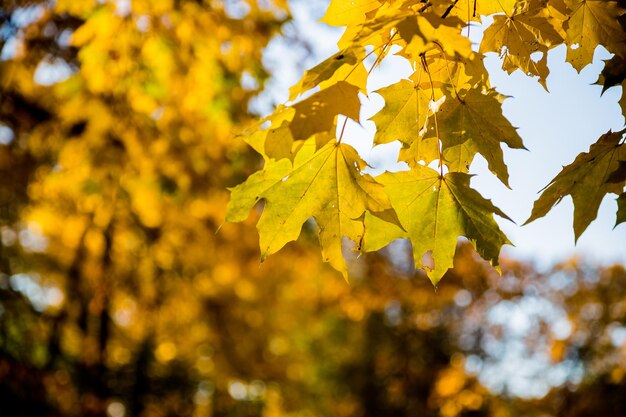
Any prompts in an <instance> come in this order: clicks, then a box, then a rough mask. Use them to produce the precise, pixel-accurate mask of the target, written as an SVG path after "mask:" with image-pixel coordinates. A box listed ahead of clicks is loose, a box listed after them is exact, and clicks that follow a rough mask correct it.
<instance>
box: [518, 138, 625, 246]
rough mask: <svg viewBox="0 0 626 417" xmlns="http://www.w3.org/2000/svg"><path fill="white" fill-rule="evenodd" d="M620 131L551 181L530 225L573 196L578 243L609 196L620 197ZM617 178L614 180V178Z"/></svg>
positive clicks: (604, 140) (601, 141) (535, 206)
mask: <svg viewBox="0 0 626 417" xmlns="http://www.w3.org/2000/svg"><path fill="white" fill-rule="evenodd" d="M624 133H626V129H625V130H622V131H619V132H611V131H609V132H608V133H605V134H604V135H602V136H601V137H600V139H599V140H598V141H597V142H596V143H594V144H593V145H591V147H590V148H589V152H587V153H581V154H579V155H578V156H577V157H576V159H575V160H574V162H572V163H571V164H570V165H568V166H566V167H564V168H563V170H562V171H561V172H560V173H559V174H558V175H557V176H556V177H554V178H553V179H552V181H550V184H548V185H547V186H546V187H545V188H544V190H543V193H542V194H541V196H540V197H539V199H538V200H537V201H535V204H534V206H533V210H532V213H531V216H530V218H529V219H528V220H526V223H525V224H528V223H530V222H532V221H534V220H536V219H538V218H540V217H543V216H545V215H546V214H547V213H548V211H550V209H551V208H552V207H554V205H556V204H558V203H559V202H560V201H561V200H562V199H563V197H565V196H566V195H571V196H572V200H573V202H574V235H575V239H576V240H578V238H579V237H580V235H581V234H582V233H583V232H584V231H585V229H586V228H587V226H589V223H591V222H592V221H593V220H594V219H595V218H596V216H597V214H598V208H599V207H600V203H601V202H602V199H603V198H604V196H605V195H606V194H607V193H614V194H619V193H621V192H622V191H623V189H624V184H625V180H626V179H625V178H622V177H621V176H619V172H620V171H619V170H620V167H622V166H623V165H622V164H621V161H626V145H624V143H623V135H624ZM612 176H613V177H612Z"/></svg>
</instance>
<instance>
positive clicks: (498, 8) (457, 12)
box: [445, 0, 516, 21]
mask: <svg viewBox="0 0 626 417" xmlns="http://www.w3.org/2000/svg"><path fill="white" fill-rule="evenodd" d="M450 2H451V3H452V4H451V5H449V6H448V10H447V11H446V13H445V14H446V15H447V14H450V15H452V16H458V17H459V18H461V19H464V20H467V21H469V20H480V16H489V15H492V14H494V13H506V14H511V11H512V10H513V6H514V5H515V2H516V0H451V1H450Z"/></svg>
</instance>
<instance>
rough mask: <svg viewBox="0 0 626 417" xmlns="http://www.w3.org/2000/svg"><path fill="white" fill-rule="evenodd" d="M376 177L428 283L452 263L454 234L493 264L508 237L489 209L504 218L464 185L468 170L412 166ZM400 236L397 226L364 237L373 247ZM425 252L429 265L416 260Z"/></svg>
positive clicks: (501, 213) (466, 182) (502, 214)
mask: <svg viewBox="0 0 626 417" xmlns="http://www.w3.org/2000/svg"><path fill="white" fill-rule="evenodd" d="M377 180H378V181H379V182H380V183H382V184H383V185H384V186H385V191H386V192H387V194H388V195H389V200H390V201H391V205H392V206H393V208H394V209H395V211H396V213H397V215H398V219H399V220H400V223H401V225H402V226H403V228H404V229H405V230H406V231H407V235H408V237H409V238H410V240H411V244H412V245H413V258H414V262H415V266H416V267H417V268H424V269H426V270H428V276H429V278H430V280H431V281H432V282H433V284H434V285H436V284H437V283H438V282H439V280H440V279H441V277H442V276H443V275H444V274H445V273H446V271H447V270H448V269H449V268H451V267H452V265H453V258H454V252H455V248H456V243H457V239H458V237H459V236H464V237H466V238H468V239H470V240H471V241H472V242H473V243H474V244H475V246H476V248H477V250H478V253H480V255H481V256H482V257H483V258H484V259H486V260H489V261H491V262H492V264H493V265H497V264H498V255H499V253H500V248H501V247H502V245H504V244H507V243H510V242H509V240H508V239H507V238H506V236H505V235H504V234H503V233H502V231H501V230H500V228H499V227H498V225H497V224H496V222H495V221H494V219H493V214H497V215H499V216H501V217H503V218H505V219H509V218H508V217H507V216H506V215H505V214H504V213H503V212H502V211H501V210H500V209H498V208H497V207H495V206H494V205H493V204H492V203H491V202H490V201H489V200H485V199H484V198H483V197H482V196H481V195H480V194H479V193H478V192H477V191H475V190H473V189H472V188H470V186H469V182H470V175H468V174H464V173H458V172H456V173H449V174H447V175H445V176H444V177H443V178H442V177H441V176H440V173H439V172H437V171H435V170H433V169H431V168H428V167H424V166H421V165H417V166H415V167H414V168H413V169H412V170H410V171H402V172H397V173H385V174H383V175H381V176H379V177H377ZM372 220H374V219H372ZM509 220H510V219H509ZM374 222H376V220H374ZM368 230H369V229H368ZM368 234H369V232H368ZM401 236H402V235H401V234H400V236H398V232H397V229H391V230H390V232H389V233H388V234H387V235H385V234H383V235H382V236H376V237H374V238H371V237H370V236H366V238H365V240H366V242H368V245H369V247H372V248H373V247H382V246H384V244H386V243H389V242H384V239H385V238H395V237H401ZM427 253H430V254H431V255H432V258H433V260H434V268H428V267H427V266H426V265H425V264H424V262H423V260H422V258H423V256H424V255H425V254H427Z"/></svg>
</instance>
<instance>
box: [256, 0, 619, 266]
mask: <svg viewBox="0 0 626 417" xmlns="http://www.w3.org/2000/svg"><path fill="white" fill-rule="evenodd" d="M290 4H291V7H292V12H293V15H294V18H295V21H294V24H293V26H292V27H291V28H290V29H288V30H290V31H291V34H293V33H297V35H298V36H299V37H301V38H303V39H305V40H306V41H308V42H309V43H310V46H311V49H310V50H308V51H305V52H304V53H303V52H302V51H301V52H300V53H296V52H294V48H293V45H290V44H288V43H286V42H285V41H284V40H281V39H276V40H274V41H273V42H272V43H271V44H270V46H269V47H268V49H267V50H266V53H265V64H266V66H267V67H268V68H269V69H270V70H271V71H272V73H273V74H275V76H274V77H273V79H272V80H271V82H270V83H269V86H268V90H267V92H266V93H265V94H264V95H262V96H261V97H260V98H259V100H258V101H257V102H256V103H255V106H256V110H258V111H260V112H262V113H267V112H268V111H271V105H269V103H270V102H271V101H273V102H274V103H282V102H284V101H286V98H287V96H288V88H289V87H290V86H291V85H292V84H294V83H295V82H297V81H298V79H299V78H300V77H301V75H302V73H303V71H304V70H306V69H307V68H310V67H312V66H314V65H315V64H317V63H319V62H320V61H322V60H323V59H325V58H326V57H328V56H330V55H331V54H333V53H335V52H336V51H337V46H336V42H337V40H338V38H339V36H340V35H341V32H342V30H341V29H340V28H330V27H328V26H326V25H325V24H324V23H320V22H318V20H319V19H320V18H321V17H322V15H323V13H324V10H325V7H326V2H324V1H320V2H309V1H303V0H295V1H292V2H291V3H290ZM490 21H491V19H489V18H487V19H485V21H484V23H483V24H484V25H488V24H489V23H490ZM485 27H486V26H485ZM471 33H472V41H473V42H476V45H477V44H478V42H479V41H480V38H481V36H482V28H481V27H476V28H473V29H472V32H471ZM565 51H566V50H565V47H564V46H560V47H557V48H554V49H553V50H551V51H550V53H549V55H548V66H549V69H550V76H549V77H548V79H547V86H548V90H549V92H546V91H545V90H544V89H543V87H541V85H540V84H539V83H538V82H537V81H536V79H533V78H530V77H527V76H526V75H524V74H522V73H521V72H520V71H516V72H514V73H513V74H511V75H508V74H506V72H504V71H502V70H501V69H500V65H501V63H500V60H499V57H498V56H497V55H496V54H490V55H489V56H487V58H486V59H485V65H486V66H487V69H488V70H489V73H490V77H491V83H492V86H493V87H495V88H496V89H497V90H498V92H500V93H501V94H504V95H506V96H510V98H508V99H506V100H505V102H504V105H503V112H504V115H505V116H506V117H507V118H508V119H509V121H511V123H512V124H513V126H516V127H518V128H519V130H518V133H519V134H520V136H521V137H522V139H523V140H524V144H525V145H526V148H528V151H524V150H511V149H508V148H506V146H505V148H504V154H505V161H506V163H507V165H508V169H509V174H510V185H511V190H509V189H507V188H506V187H505V186H504V185H503V184H502V183H500V182H499V180H498V179H497V178H496V177H495V176H493V175H492V174H491V173H490V172H489V171H488V170H487V168H486V162H485V161H484V159H482V157H480V156H478V157H477V158H476V160H475V161H474V163H473V164H472V166H471V169H470V171H471V173H473V174H477V175H476V176H475V177H473V179H472V186H473V187H475V188H476V189H477V190H478V191H480V192H481V194H482V195H483V196H485V197H486V198H489V199H491V200H492V201H493V202H494V204H496V205H497V206H498V207H500V208H501V209H502V210H503V211H504V212H505V213H506V214H508V215H509V217H511V218H512V219H513V220H514V221H515V223H511V222H509V221H506V220H502V219H499V218H496V220H497V221H498V223H499V224H500V226H501V227H502V229H503V231H504V232H505V233H506V234H507V236H508V237H509V239H510V240H511V241H512V242H513V243H514V245H515V246H514V247H513V246H508V245H507V246H505V247H504V248H503V250H502V252H501V255H505V256H509V257H513V258H516V259H520V260H525V261H529V262H534V263H535V265H536V266H537V267H538V268H540V269H541V268H548V267H549V266H550V265H552V264H553V263H555V262H560V261H564V260H567V259H568V258H571V257H573V256H577V257H580V258H582V259H583V260H588V261H591V262H596V263H601V264H604V265H608V264H612V263H616V262H619V263H626V224H622V225H620V226H618V227H617V228H615V229H614V227H613V226H614V225H615V212H616V210H617V203H616V201H615V199H616V197H617V196H615V195H613V194H609V195H607V196H606V197H605V199H604V200H603V202H602V205H601V207H600V210H599V213H598V218H597V219H596V220H595V221H594V222H592V223H591V225H590V226H589V228H588V229H587V230H586V231H585V233H584V234H583V235H582V236H581V237H580V238H579V240H578V242H577V244H575V243H574V232H573V205H572V202H571V198H570V197H566V198H565V199H563V201H562V202H561V203H560V204H559V205H557V206H556V207H555V208H553V209H552V211H551V212H550V213H548V215H547V216H546V217H544V218H542V219H539V220H536V221H534V222H533V223H531V224H529V225H525V226H522V224H523V223H524V222H525V221H526V219H527V218H528V217H529V216H530V213H531V210H532V204H533V202H534V201H535V199H536V198H537V197H538V196H539V194H538V192H539V191H540V190H541V189H542V188H543V187H545V186H546V185H547V184H548V183H549V182H550V180H551V179H552V178H554V176H556V175H557V174H558V173H559V172H560V170H561V169H562V167H563V166H565V165H568V164H570V163H571V162H572V161H573V160H574V159H575V157H576V155H578V154H579V153H581V152H586V151H588V149H589V146H590V145H591V144H592V143H594V142H595V141H596V140H597V139H598V138H599V137H600V136H601V135H602V134H604V133H606V132H607V131H608V130H609V129H612V130H614V131H615V130H619V129H621V128H622V127H623V125H624V118H623V116H622V114H621V109H620V107H619V105H618V104H617V102H618V100H619V98H620V96H621V87H614V88H611V89H609V90H608V91H606V92H605V93H604V94H601V91H602V90H601V87H600V86H597V85H593V84H594V83H595V81H596V80H597V78H598V74H599V73H600V71H601V70H602V68H603V65H604V64H603V60H604V59H608V58H609V57H610V55H609V54H608V53H607V52H606V51H605V50H601V48H599V49H598V50H596V54H595V57H594V62H593V64H591V65H589V66H587V67H586V68H584V69H583V70H582V71H581V73H580V74H578V73H577V72H576V71H575V70H574V69H573V68H572V66H571V65H570V64H568V63H566V62H565ZM410 73H411V69H410V67H409V65H408V64H407V63H406V61H404V60H403V59H402V58H399V57H393V56H392V57H389V58H387V59H386V60H385V61H383V64H382V66H381V69H380V70H377V71H374V72H373V73H372V76H371V78H370V80H369V82H368V91H369V92H372V91H374V90H377V89H379V88H381V87H384V86H386V85H389V84H393V83H395V82H398V81H399V80H400V79H402V78H406V77H408V75H410ZM368 95H369V97H362V103H363V107H362V111H361V124H360V125H359V124H357V123H350V124H349V125H348V128H347V129H346V133H345V135H344V141H345V142H348V143H350V144H351V145H353V146H355V148H357V150H358V151H359V153H360V154H361V156H362V157H363V158H364V159H365V160H366V161H367V162H368V163H370V164H371V165H373V166H374V167H376V168H378V170H376V171H375V172H380V171H381V170H383V169H396V170H397V169H401V167H400V166H398V165H397V164H395V163H394V162H395V158H396V157H397V152H398V150H399V144H390V145H385V146H379V147H376V148H374V149H371V146H372V138H373V136H374V133H375V126H374V124H373V123H372V122H368V121H367V119H368V118H369V117H371V116H372V115H373V114H375V113H376V112H377V111H378V110H379V109H380V108H382V106H383V105H384V102H383V100H382V99H381V98H380V96H378V95H377V94H375V93H374V94H368ZM268 97H271V99H269V98H268Z"/></svg>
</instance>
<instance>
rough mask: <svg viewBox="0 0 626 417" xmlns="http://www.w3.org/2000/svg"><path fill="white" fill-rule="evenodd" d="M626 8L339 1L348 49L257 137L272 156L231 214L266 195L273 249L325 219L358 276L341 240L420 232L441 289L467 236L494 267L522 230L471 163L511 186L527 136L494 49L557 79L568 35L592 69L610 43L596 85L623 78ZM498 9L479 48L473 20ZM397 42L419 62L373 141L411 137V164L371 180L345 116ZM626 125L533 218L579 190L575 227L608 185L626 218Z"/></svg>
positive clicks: (419, 263) (581, 3)
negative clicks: (510, 109)
mask: <svg viewBox="0 0 626 417" xmlns="http://www.w3.org/2000/svg"><path fill="white" fill-rule="evenodd" d="M625 12H626V8H624V7H622V5H621V3H619V2H617V1H604V0H602V1H585V0H518V1H515V0H500V1H486V0H473V1H472V0H428V1H421V0H393V1H392V0H389V1H383V0H356V1H344V0H333V1H332V2H331V4H330V6H329V8H328V11H327V13H326V15H325V16H324V18H323V19H322V21H324V22H326V23H328V24H330V25H335V26H346V29H345V32H344V34H343V36H342V37H341V39H340V41H339V43H338V46H339V52H338V53H336V54H335V55H333V56H331V57H329V58H328V59H326V60H325V61H323V62H322V63H320V64H319V65H317V66H315V67H314V68H312V69H310V70H308V71H306V73H305V74H304V76H303V77H302V79H301V80H300V81H299V82H298V83H297V84H296V85H294V86H293V87H292V89H291V90H290V97H289V100H290V103H288V104H287V105H280V106H278V107H277V108H276V110H275V111H274V113H273V114H271V115H270V116H268V117H266V118H264V119H263V120H261V121H260V122H258V124H257V125H255V126H254V127H253V128H252V129H251V130H250V132H249V133H248V134H246V135H245V140H246V141H247V142H248V143H249V144H250V145H251V146H252V147H253V148H254V149H255V150H256V151H257V152H259V153H260V154H261V155H263V158H264V160H265V164H264V167H263V169H262V170H260V171H259V172H257V173H255V174H253V175H252V176H250V177H249V178H248V180H247V181H246V182H244V183H243V184H241V185H239V186H237V187H235V188H234V189H233V190H232V195H231V202H230V205H229V210H228V214H227V220H229V221H240V220H242V219H244V218H245V217H246V215H247V213H248V211H249V210H250V208H251V207H253V206H254V205H255V204H256V203H258V202H259V201H261V200H263V201H264V203H265V205H264V208H263V213H262V215H261V218H260V220H259V222H258V225H257V228H258V231H259V235H260V246H261V252H262V259H265V258H266V257H267V256H269V255H271V254H273V253H275V252H277V251H278V250H280V249H281V248H282V247H283V246H284V245H285V244H286V243H288V242H289V241H292V240H295V239H297V237H298V235H299V234H300V229H301V228H302V225H303V224H304V223H305V222H306V221H307V220H308V219H310V218H311V217H313V218H314V219H315V222H316V223H317V226H318V228H319V239H320V244H321V248H322V256H323V259H324V261H326V262H329V263H330V264H331V265H332V266H333V267H334V268H336V269H338V270H339V271H341V272H343V273H344V275H346V276H347V269H346V264H345V261H344V258H343V254H342V248H343V246H344V245H343V244H342V242H343V239H344V238H348V239H349V240H351V241H352V242H354V244H355V245H356V249H357V250H363V251H373V250H378V249H380V248H382V247H384V246H385V245H387V244H388V243H390V242H391V241H393V240H395V239H397V238H408V239H410V241H411V244H412V246H413V258H414V263H415V266H416V267H418V268H424V269H425V270H426V271H427V272H428V276H429V277H430V279H431V281H432V282H433V283H434V284H437V283H438V281H439V280H440V279H441V277H442V276H443V275H444V274H445V273H446V271H447V270H448V269H449V268H451V267H452V263H453V257H454V253H455V247H456V242H457V238H458V237H459V236H463V237H466V238H467V239H469V240H470V241H471V242H472V243H473V244H474V245H475V247H476V249H477V251H478V252H479V253H480V255H481V256H482V257H483V258H484V259H486V260H489V261H490V262H491V263H492V264H493V265H494V266H497V264H498V256H499V252H500V248H501V247H502V245H504V244H507V243H509V241H508V239H507V237H506V236H505V235H504V234H503V233H502V231H501V230H500V229H499V227H498V225H497V223H496V222H495V220H494V215H498V216H500V217H502V218H504V219H508V217H507V216H506V214H504V213H503V212H502V211H501V210H499V209H498V208H497V207H495V206H494V205H493V204H492V203H491V202H490V201H488V200H486V199H485V198H483V197H482V196H481V195H480V194H479V193H478V192H477V191H475V190H473V189H472V188H471V187H470V178H471V175H470V173H469V168H470V166H471V164H472V161H473V159H474V157H475V156H476V155H477V154H480V155H481V156H482V157H484V158H485V159H486V161H487V163H488V167H489V170H490V171H491V172H492V173H493V174H494V175H495V176H497V177H498V179H499V180H500V181H502V183H504V184H505V185H506V186H507V187H508V185H509V182H508V181H509V176H508V172H507V166H506V164H505V162H504V159H503V152H502V148H501V145H502V144H506V145H507V146H508V147H509V148H513V149H524V145H523V143H522V139H521V138H520V137H519V135H518V134H517V132H516V129H515V128H514V127H513V126H512V125H511V123H510V122H509V121H508V120H507V119H506V118H505V117H504V116H503V114H502V102H503V100H504V98H505V97H503V96H501V95H500V94H498V93H497V92H496V91H495V90H494V89H493V88H491V86H490V84H489V75H488V73H487V71H486V70H485V67H484V65H483V56H484V54H485V53H489V52H495V53H498V54H500V56H501V58H502V62H503V63H502V66H503V69H505V70H506V71H508V72H512V71H515V70H518V69H519V70H521V71H523V72H524V73H525V74H528V75H529V76H534V77H537V80H538V82H539V83H541V84H542V85H543V86H544V87H546V84H545V83H546V77H547V75H548V71H549V70H548V67H547V53H548V51H549V50H550V49H551V48H554V47H556V46H558V45H561V44H565V45H567V48H568V49H567V58H566V59H567V61H568V62H570V63H571V64H572V65H573V66H574V67H575V68H576V69H577V70H578V71H580V70H581V69H582V68H583V67H585V66H586V65H587V64H589V63H591V61H592V58H593V53H594V50H595V48H596V47H597V46H599V45H602V46H604V47H605V48H606V49H607V50H608V51H609V52H611V53H614V54H615V56H614V57H613V58H612V59H611V61H610V62H609V63H608V64H607V67H606V69H605V71H604V73H603V77H601V78H600V80H599V83H601V84H603V85H604V87H605V88H609V87H611V86H613V85H618V84H620V83H621V84H622V85H624V78H625V74H626V71H624V57H626V46H625V45H626V43H625V42H624V41H625V40H626V29H625V27H624V21H625V17H624V16H625V15H624V14H625ZM494 13H497V14H496V15H495V16H494V19H493V23H492V24H491V25H490V26H489V27H487V28H486V30H485V33H484V37H483V40H482V42H481V44H480V47H479V48H478V51H477V52H476V51H474V50H472V48H471V44H470V41H469V39H468V38H467V37H466V36H464V33H465V31H466V29H465V28H467V31H469V26H470V25H471V23H472V22H473V21H480V18H481V16H486V15H491V14H494ZM391 50H395V51H397V52H396V55H398V56H401V57H403V58H405V59H406V60H407V61H408V62H409V64H410V65H411V67H412V68H413V69H414V73H413V74H412V75H411V76H410V77H409V78H408V79H403V80H399V81H398V82H397V83H395V84H392V85H390V86H387V87H384V88H381V89H379V90H377V91H375V92H374V93H376V94H379V95H381V96H382V97H383V98H384V100H385V107H384V108H383V109H382V110H381V111H380V112H379V113H378V114H376V115H375V116H374V117H373V118H372V119H371V120H372V121H373V122H374V123H375V125H376V129H377V132H376V135H375V137H374V144H385V143H389V142H393V141H400V142H401V144H402V149H401V151H400V154H399V161H402V162H404V163H406V164H407V165H408V167H409V169H408V170H406V171H401V172H394V173H391V172H387V173H384V174H382V175H380V176H377V177H373V176H371V175H369V174H367V173H365V172H364V169H365V168H366V164H365V162H364V161H363V160H362V159H361V157H360V156H359V155H358V154H357V152H356V151H355V150H354V149H353V148H352V147H350V146H349V145H347V144H345V143H343V142H342V140H343V135H344V131H345V127H346V124H347V123H348V120H349V119H351V120H353V121H356V122H359V120H360V106H361V100H360V98H359V95H360V94H364V95H367V94H371V93H372V92H370V91H369V90H368V88H367V81H368V76H369V74H370V73H371V72H372V71H373V70H374V69H375V68H376V67H377V66H379V65H380V64H381V62H382V61H383V60H384V59H385V57H386V56H387V55H388V54H389V53H390V51H391ZM366 63H368V65H367V66H366ZM624 103H625V100H624V99H622V100H621V104H622V108H623V109H624V111H625V112H626V107H625V106H624ZM624 133H625V132H624V131H621V132H616V133H612V132H609V133H607V134H606V135H604V136H602V137H601V138H600V139H599V141H598V142H597V143H596V144H595V145H593V146H592V147H591V149H590V151H589V153H584V154H581V155H580V156H579V157H578V158H577V159H576V160H575V161H574V162H573V163H572V164H571V165H570V166H568V167H566V168H565V169H564V170H563V172H561V173H560V174H559V175H558V176H557V177H556V178H554V180H553V181H552V182H551V183H550V184H549V186H548V187H547V188H546V189H545V191H544V192H543V194H542V196H541V197H540V198H539V199H538V201H537V202H536V203H535V207H534V209H533V212H532V215H531V217H530V219H529V220H528V221H532V220H535V219H537V218H539V217H541V216H544V215H545V214H546V213H547V212H548V211H549V210H550V208H551V207H552V206H554V204H556V203H557V202H558V201H560V200H561V199H562V198H563V197H564V196H566V195H571V196H572V198H573V200H574V205H575V213H574V230H575V234H576V238H578V237H579V236H580V234H581V233H582V232H583V231H584V230H585V228H586V227H587V226H588V225H589V223H590V222H591V221H592V220H593V219H594V218H595V217H596V215H597V210H598V207H599V205H600V202H601V200H602V198H603V197H604V195H605V194H606V193H615V194H619V195H620V196H619V198H618V203H619V208H618V214H617V222H618V223H620V222H623V221H625V218H626V194H624V186H625V185H626V145H624V140H623V135H624Z"/></svg>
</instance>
